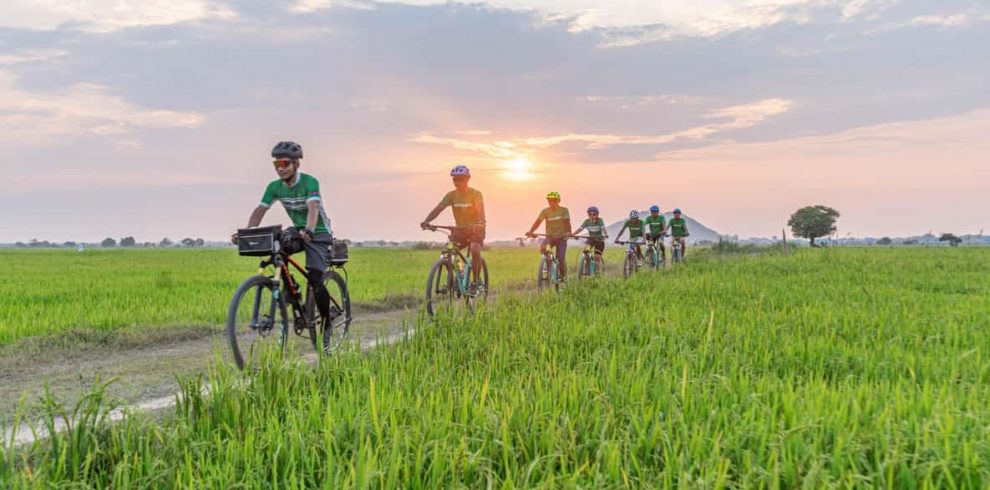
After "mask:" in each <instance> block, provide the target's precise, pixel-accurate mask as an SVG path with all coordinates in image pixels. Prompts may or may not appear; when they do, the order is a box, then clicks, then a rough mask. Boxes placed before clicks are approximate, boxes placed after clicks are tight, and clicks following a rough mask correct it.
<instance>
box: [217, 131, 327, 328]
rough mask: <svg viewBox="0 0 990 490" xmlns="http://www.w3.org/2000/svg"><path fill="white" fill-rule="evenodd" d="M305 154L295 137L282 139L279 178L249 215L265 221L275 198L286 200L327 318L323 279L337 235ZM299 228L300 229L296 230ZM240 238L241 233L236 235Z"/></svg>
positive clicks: (277, 153) (276, 152)
mask: <svg viewBox="0 0 990 490" xmlns="http://www.w3.org/2000/svg"><path fill="white" fill-rule="evenodd" d="M302 157H303V152H302V147H301V146H299V145H298V144H297V143H293V142H291V141H282V142H280V143H279V144H277V145H275V148H273V149H272V158H274V159H275V161H274V165H275V173H277V174H278V179H276V180H273V181H272V182H271V183H270V184H268V187H266V188H265V193H264V195H263V196H262V197H261V202H260V203H259V204H258V206H257V207H256V208H254V211H253V212H252V213H251V217H250V218H248V224H247V227H248V228H254V227H256V226H258V225H260V224H261V219H262V218H264V217H265V213H267V212H268V209H269V208H271V207H272V204H274V203H275V202H280V203H282V207H283V208H285V211H286V213H288V215H289V219H290V220H292V225H293V227H295V230H292V229H290V230H287V231H286V232H285V233H296V232H298V233H299V236H300V238H301V239H302V241H303V250H305V252H306V280H307V281H308V282H309V284H310V285H311V286H312V287H313V294H314V296H315V298H316V307H317V309H319V310H320V318H322V319H323V321H324V322H327V321H329V320H332V319H331V318H328V314H329V311H330V292H329V291H327V287H326V285H325V284H324V283H323V273H324V271H326V270H327V267H329V265H330V246H331V245H332V244H333V237H332V235H331V234H330V218H328V217H327V213H326V211H325V210H324V209H323V199H322V198H321V196H320V183H319V181H317V180H316V178H315V177H313V176H311V175H308V174H304V173H302V172H300V171H299V160H301V159H302ZM296 230H298V231H296ZM232 238H233V241H234V242H235V243H236V242H237V234H236V233H235V234H234V236H233V237H232Z"/></svg>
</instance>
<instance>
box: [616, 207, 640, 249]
mask: <svg viewBox="0 0 990 490" xmlns="http://www.w3.org/2000/svg"><path fill="white" fill-rule="evenodd" d="M645 228H646V223H645V222H643V220H641V219H639V211H637V210H635V209H633V210H632V211H629V219H627V220H626V222H625V223H623V224H622V229H621V230H619V234H618V236H616V237H615V242H616V243H618V242H620V241H621V240H620V239H621V238H622V233H624V232H625V231H626V230H627V229H628V230H629V241H630V242H632V243H630V244H629V248H635V249H636V256H637V257H639V258H640V260H642V259H643V249H642V247H641V245H642V243H643V230H644V229H645Z"/></svg>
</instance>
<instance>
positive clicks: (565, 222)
mask: <svg viewBox="0 0 990 490" xmlns="http://www.w3.org/2000/svg"><path fill="white" fill-rule="evenodd" d="M547 204H548V205H549V206H548V207H546V208H544V209H543V211H540V215H539V216H537V217H536V221H535V222H533V226H532V227H530V229H529V231H528V232H526V236H528V237H533V236H536V235H535V234H534V233H533V232H534V231H536V229H537V228H539V226H540V223H542V222H543V221H546V222H547V225H546V235H547V237H546V238H545V239H544V240H543V241H542V242H541V243H540V253H541V254H543V253H546V251H547V246H548V245H550V246H554V247H556V249H557V260H558V261H559V262H560V266H559V268H558V272H557V277H559V278H560V280H561V281H563V280H564V279H566V278H567V238H568V237H570V236H571V214H570V212H569V211H567V208H565V207H563V206H561V205H560V193H559V192H555V191H554V192H550V193H548V194H547Z"/></svg>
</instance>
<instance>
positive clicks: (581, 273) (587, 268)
mask: <svg viewBox="0 0 990 490" xmlns="http://www.w3.org/2000/svg"><path fill="white" fill-rule="evenodd" d="M590 275H591V259H589V258H588V254H586V253H585V254H581V260H580V261H578V279H584V278H586V277H588V276H590Z"/></svg>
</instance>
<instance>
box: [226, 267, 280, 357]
mask: <svg viewBox="0 0 990 490" xmlns="http://www.w3.org/2000/svg"><path fill="white" fill-rule="evenodd" d="M273 288H274V283H273V281H272V278H270V277H267V276H261V275H257V276H252V277H249V278H248V279H247V280H245V281H244V282H242V283H241V285H240V286H238V287H237V291H236V292H234V297H233V298H231V300H230V306H229V307H228V309H227V339H228V341H229V342H230V349H231V352H232V354H233V356H234V362H235V363H236V364H237V367H238V368H240V369H244V368H245V367H248V368H250V369H258V368H260V367H261V365H262V363H263V361H264V359H265V358H266V356H281V355H282V353H283V350H284V347H285V342H286V336H287V335H288V314H287V312H286V307H285V304H284V303H283V302H282V301H280V300H279V298H277V297H275V295H274V294H273Z"/></svg>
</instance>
